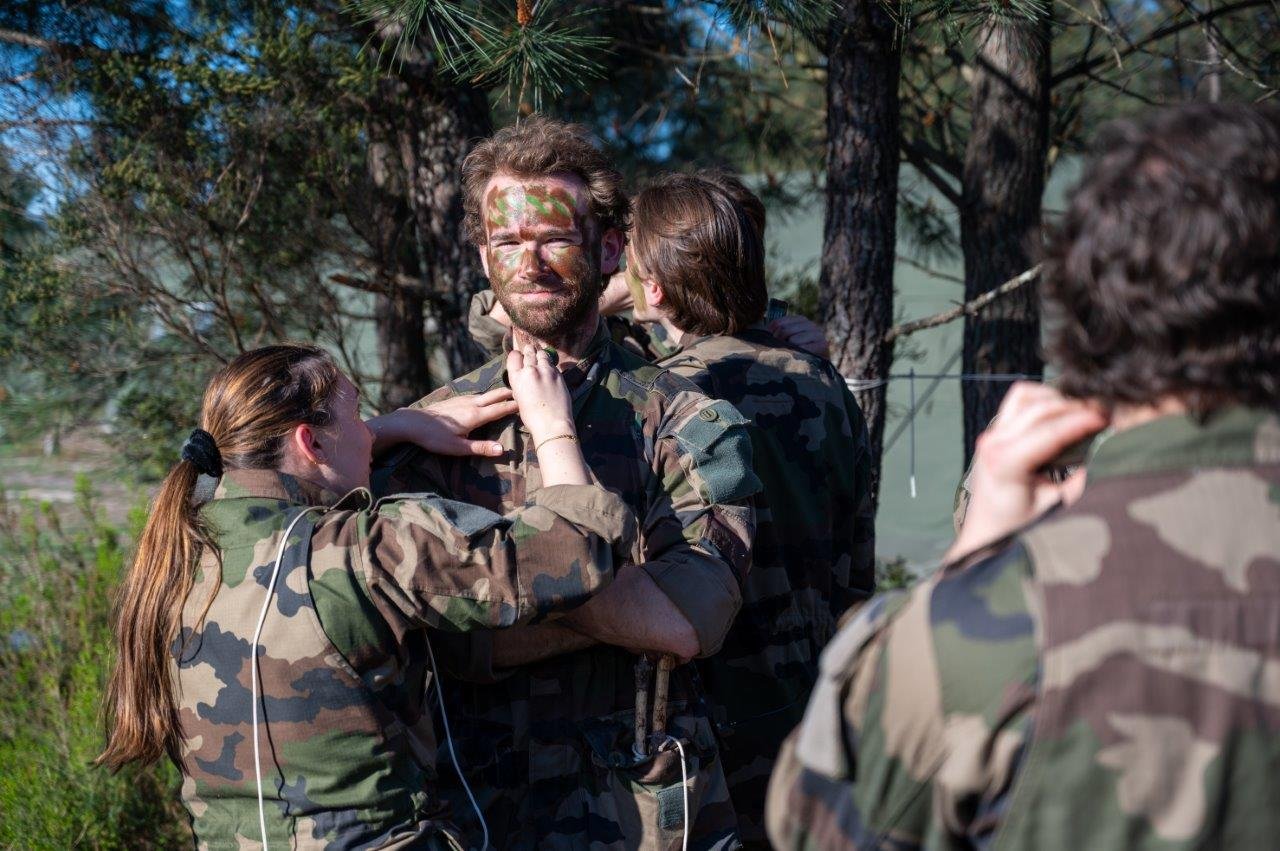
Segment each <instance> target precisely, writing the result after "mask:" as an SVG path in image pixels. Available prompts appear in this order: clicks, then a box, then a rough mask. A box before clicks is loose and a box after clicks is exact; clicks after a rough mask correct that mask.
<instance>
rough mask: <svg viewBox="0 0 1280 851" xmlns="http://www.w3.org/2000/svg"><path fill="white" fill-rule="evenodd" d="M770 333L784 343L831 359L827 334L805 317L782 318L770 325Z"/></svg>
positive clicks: (790, 316)
mask: <svg viewBox="0 0 1280 851" xmlns="http://www.w3.org/2000/svg"><path fill="white" fill-rule="evenodd" d="M769 333H771V334H773V336H775V337H777V338H778V339H779V340H781V341H782V342H784V343H786V344H788V345H791V346H795V347H796V348H797V349H803V350H804V351H806V352H808V353H809V354H811V355H817V356H818V357H820V358H829V357H831V344H830V343H828V342H827V334H826V332H825V331H823V330H822V326H820V325H818V324H817V323H816V322H814V321H813V320H812V319H809V318H807V317H804V316H795V315H789V316H782V317H779V318H778V319H775V320H773V321H772V322H770V323H769Z"/></svg>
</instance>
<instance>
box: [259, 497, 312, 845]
mask: <svg viewBox="0 0 1280 851" xmlns="http://www.w3.org/2000/svg"><path fill="white" fill-rule="evenodd" d="M317 510H318V509H316V508H307V509H304V510H303V511H301V512H300V513H299V514H298V516H297V517H295V518H293V522H292V523H290V524H289V526H288V527H287V528H286V529H285V530H284V535H283V536H281V538H280V549H278V550H276V564H275V567H273V568H272V569H271V580H270V581H269V582H268V583H267V596H266V599H264V600H263V601H262V613H261V614H259V615H258V626H257V628H256V629H255V630H254V631H253V644H251V645H250V646H249V654H250V655H249V681H250V684H249V691H250V694H251V695H252V698H251V699H252V701H253V703H252V706H253V773H254V777H255V779H256V780H257V782H258V827H259V828H260V829H261V830H262V851H267V810H266V807H265V805H264V804H263V803H262V756H261V754H260V752H259V750H258V639H260V638H261V637H262V625H263V624H264V623H266V622H267V610H268V609H270V608H271V598H272V597H274V596H275V593H276V580H277V579H278V578H279V577H280V562H281V561H282V560H283V559H284V551H285V547H286V546H288V544H289V533H290V532H292V531H293V527H294V526H297V525H298V521H299V520H301V519H302V518H303V517H306V516H307V514H308V513H309V512H312V511H317Z"/></svg>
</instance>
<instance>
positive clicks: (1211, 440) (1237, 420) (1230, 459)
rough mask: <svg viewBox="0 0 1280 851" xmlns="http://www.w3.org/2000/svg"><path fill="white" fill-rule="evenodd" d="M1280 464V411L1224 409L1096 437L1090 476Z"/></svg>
mask: <svg viewBox="0 0 1280 851" xmlns="http://www.w3.org/2000/svg"><path fill="white" fill-rule="evenodd" d="M1278 463H1280V413H1277V412H1275V411H1266V410H1262V409H1258V408H1244V407H1232V408H1224V409H1222V410H1220V411H1217V412H1215V413H1214V414H1212V415H1210V417H1209V418H1208V419H1207V420H1205V421H1204V422H1203V423H1201V422H1199V421H1198V420H1196V419H1195V418H1194V417H1192V416H1190V415H1188V414H1171V415H1169V416H1164V417H1159V418H1158V419H1154V420H1151V421H1150V422H1147V423H1143V424H1142V425H1138V426H1134V427H1133V428H1128V429H1125V430H1124V431H1118V432H1103V433H1102V434H1101V435H1099V436H1098V438H1097V439H1096V440H1095V441H1094V442H1093V445H1092V447H1091V448H1090V451H1089V459H1088V461H1087V462H1086V465H1085V466H1086V467H1087V468H1088V471H1089V479H1090V480H1091V481H1092V480H1095V479H1099V478H1106V477H1109V476H1126V475H1142V474H1144V473H1165V472H1172V471H1177V470H1186V469H1191V468H1195V467H1239V466H1246V465H1251V464H1278Z"/></svg>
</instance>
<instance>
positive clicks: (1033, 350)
mask: <svg viewBox="0 0 1280 851" xmlns="http://www.w3.org/2000/svg"><path fill="white" fill-rule="evenodd" d="M1049 38H1050V20H1049V17H1048V15H1047V14H1045V15H1043V16H1040V17H1037V18H1034V19H1022V18H1000V17H994V16H993V17H991V18H990V19H988V20H987V21H986V23H985V24H984V25H983V26H982V27H981V29H980V30H979V33H978V51H977V55H976V57H975V59H974V65H973V76H972V79H971V85H972V87H973V99H972V107H973V118H972V126H971V131H970V135H969V140H968V144H967V146H966V148H965V158H964V174H963V181H962V183H963V186H962V193H963V194H962V199H961V205H960V244H961V248H962V249H963V251H964V295H965V300H966V301H968V300H970V299H973V298H975V297H976V296H979V295H981V294H982V293H984V292H986V291H988V290H990V289H992V288H994V287H997V286H999V285H1000V284H1002V283H1004V282H1005V281H1007V280H1009V279H1010V278H1012V277H1014V276H1015V275H1018V274H1019V273H1021V272H1024V271H1026V270H1027V269H1028V268H1030V267H1031V266H1033V265H1034V264H1035V263H1036V262H1037V259H1038V255H1039V251H1040V203H1041V197H1042V196H1043V194H1044V181H1045V168H1046V156H1047V153H1048V139H1049V88H1050V83H1049V74H1050V68H1049ZM1038 294H1039V289H1038V288H1037V287H1030V286H1029V287H1021V288H1019V289H1018V290H1016V291H1014V292H1013V293H1011V294H1010V295H1007V296H1004V297H1002V298H999V299H996V300H995V301H994V302H992V303H991V304H990V305H989V306H988V307H986V308H984V309H983V310H982V311H981V312H980V313H979V314H978V315H976V316H973V317H969V318H966V319H965V325H964V371H965V372H966V373H1025V374H1029V375H1040V374H1042V373H1043V371H1044V361H1043V356H1042V354H1041V349H1040V306H1039V295H1038ZM961 387H962V396H963V399H964V457H965V464H966V465H967V464H968V463H969V460H970V459H971V458H972V457H973V445H974V441H975V440H976V439H977V437H978V435H979V434H981V432H982V430H983V429H985V428H986V427H987V423H989V422H990V421H991V418H992V417H993V416H995V413H996V409H997V408H998V407H999V406H1000V401H1001V400H1002V399H1003V398H1004V394H1005V393H1006V392H1007V391H1008V389H1009V383H1008V382H986V381H966V382H962V384H961Z"/></svg>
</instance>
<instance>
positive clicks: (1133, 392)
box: [1044, 104, 1280, 416]
mask: <svg viewBox="0 0 1280 851" xmlns="http://www.w3.org/2000/svg"><path fill="white" fill-rule="evenodd" d="M1044 304H1045V318H1046V328H1047V341H1046V348H1047V352H1048V354H1049V357H1050V359H1051V360H1052V361H1053V362H1054V363H1055V364H1056V365H1057V366H1058V368H1059V369H1060V371H1061V378H1060V387H1061V389H1062V390H1063V391H1064V392H1065V393H1067V394H1068V395H1071V396H1077V397H1090V398H1095V399H1098V400H1100V401H1103V402H1105V403H1112V404H1115V403H1129V404H1149V403H1153V402H1156V401H1157V400H1159V399H1161V398H1164V397H1169V396H1173V397H1177V398H1178V399H1180V400H1182V401H1183V402H1184V403H1186V404H1187V405H1188V407H1189V408H1190V409H1191V410H1192V411H1193V412H1195V413H1197V414H1199V415H1201V416H1204V415H1207V414H1208V413H1210V412H1211V411H1213V410H1215V409H1217V408H1219V407H1222V406H1224V405H1228V404H1245V405H1251V406H1260V407H1270V408H1274V407H1275V406H1276V405H1277V404H1278V403H1280V110H1277V109H1276V108H1272V107H1266V106H1246V105H1227V104H1190V105H1186V106H1181V107H1175V108H1169V109H1162V110H1159V111H1156V112H1152V113H1149V114H1147V115H1145V116H1144V117H1142V118H1138V119H1133V120H1123V121H1117V122H1114V123H1112V124H1110V125H1109V126H1107V127H1106V128H1105V129H1104V130H1103V131H1102V132H1100V133H1099V135H1098V138H1097V140H1096V142H1095V144H1094V153H1093V156H1092V158H1091V160H1090V162H1089V164H1088V165H1087V167H1086V169H1085V173H1084V176H1083V179H1082V180H1081V182H1080V185H1079V186H1078V187H1077V188H1076V189H1075V190H1074V192H1073V193H1072V195H1071V198H1070V203H1069V205H1068V209H1067V211H1066V214H1065V215H1064V216H1063V219H1062V221H1061V223H1060V224H1059V226H1058V227H1057V228H1056V229H1055V232H1054V233H1053V234H1052V236H1051V238H1050V242H1049V246H1048V253H1047V257H1046V264H1045V272H1044Z"/></svg>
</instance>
